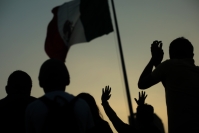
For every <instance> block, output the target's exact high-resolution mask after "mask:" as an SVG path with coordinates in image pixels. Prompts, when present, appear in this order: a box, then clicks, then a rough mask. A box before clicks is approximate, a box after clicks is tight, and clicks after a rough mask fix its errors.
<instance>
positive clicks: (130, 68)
mask: <svg viewBox="0 0 199 133" xmlns="http://www.w3.org/2000/svg"><path fill="white" fill-rule="evenodd" d="M64 2H67V0H42V1H41V0H32V1H30V0H29V1H28V0H1V1H0V37H1V39H0V62H1V64H0V99H2V98H4V97H5V96H6V95H7V94H6V92H5V86H6V84H7V79H8V76H9V75H10V74H11V73H12V72H13V71H15V70H23V71H25V72H27V73H28V74H29V75H30V76H31V78H32V81H33V87H32V93H31V95H32V96H35V97H40V96H42V95H43V94H44V92H43V90H42V88H40V87H39V84H38V72H39V69H40V66H41V64H42V63H43V62H44V61H45V60H47V59H48V56H47V55H46V53H45V51H44V41H45V37H46V28H47V25H48V23H49V22H50V20H51V19H52V16H53V15H52V13H51V9H52V8H53V7H55V6H57V5H61V4H63V3H64ZM109 7H110V11H111V10H112V8H111V3H110V1H109ZM115 7H116V13H117V18H118V24H119V30H120V35H121V41H122V47H123V52H124V58H125V63H126V70H127V75H128V81H129V87H130V92H131V99H132V104H133V111H134V112H136V107H137V105H136V103H135V101H134V98H137V97H138V92H139V91H140V90H139V89H138V87H137V82H138V79H139V76H140V74H141V72H142V70H143V69H144V67H145V66H146V64H147V63H148V61H149V60H150V58H151V53H150V45H151V43H152V42H153V41H154V40H161V41H162V42H163V50H164V59H163V60H166V59H169V55H168V48H169V44H170V42H171V41H172V40H174V39H175V38H177V37H182V36H183V37H185V38H187V39H189V40H190V41H191V42H192V44H193V46H194V53H195V56H194V59H195V64H196V65H198V64H199V45H198V43H199V25H198V24H199V15H198V14H199V1H198V0H175V1H174V0H167V1H165V0H150V1H149V0H115ZM111 13H112V11H111ZM112 22H113V24H114V21H113V19H112ZM66 65H67V67H68V70H69V72H70V77H71V84H70V85H69V86H67V87H66V91H67V92H69V93H71V94H73V95H77V94H79V93H81V92H88V93H90V94H91V95H93V96H94V98H95V99H96V102H97V104H98V106H99V108H100V111H101V112H102V114H103V117H104V119H105V120H107V121H108V122H109V124H110V125H111V127H112V129H113V131H114V132H116V131H115V129H114V128H113V126H112V124H111V122H110V121H109V120H108V118H107V116H106V115H105V113H104V110H103V108H102V106H101V92H102V88H103V87H105V86H106V85H110V86H111V88H112V92H111V94H112V95H111V98H110V100H109V103H110V105H111V107H112V108H113V109H114V110H115V112H116V113H117V115H118V116H119V117H120V118H121V119H122V120H123V121H124V122H126V123H127V122H128V117H127V116H128V115H129V110H128V106H127V98H126V92H125V85H124V82H123V74H122V67H121V64H120V56H119V50H118V44H117V37H116V34H115V32H112V33H110V34H108V35H104V36H102V37H99V38H96V39H94V40H92V41H91V42H89V43H82V44H76V45H73V46H72V47H71V49H70V51H69V53H68V56H67V59H66ZM146 93H147V94H148V97H147V99H146V103H148V104H151V105H153V107H154V109H155V113H156V114H157V115H158V116H159V117H160V118H161V119H162V121H163V123H164V127H165V130H166V131H167V128H168V124H167V111H166V103H165V92H164V88H163V86H162V85H161V84H158V85H155V86H152V87H151V88H149V89H148V90H146ZM185 107H186V105H185Z"/></svg>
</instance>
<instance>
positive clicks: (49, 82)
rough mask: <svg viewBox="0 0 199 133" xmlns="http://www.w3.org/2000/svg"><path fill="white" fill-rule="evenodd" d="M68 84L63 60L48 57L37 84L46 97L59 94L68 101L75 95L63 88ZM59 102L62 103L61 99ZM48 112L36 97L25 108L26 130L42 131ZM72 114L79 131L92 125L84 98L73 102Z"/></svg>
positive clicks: (67, 74)
mask: <svg viewBox="0 0 199 133" xmlns="http://www.w3.org/2000/svg"><path fill="white" fill-rule="evenodd" d="M69 84H70V76H69V72H68V70H67V68H66V66H65V64H64V63H63V62H61V61H59V60H56V59H49V60H47V61H45V62H44V63H43V64H42V66H41V68H40V72H39V85H40V87H42V88H43V90H44V92H45V95H44V96H45V97H46V98H48V99H49V100H53V99H55V98H56V97H57V96H60V97H62V98H64V99H65V100H66V101H68V102H70V101H72V100H73V99H74V98H75V97H74V96H73V95H71V94H69V93H67V92H65V88H66V86H67V85H69ZM60 102H61V103H60V104H62V102H63V101H60ZM48 112H49V109H48V108H47V106H46V105H45V104H44V103H43V102H42V101H41V100H39V99H38V100H36V101H35V102H33V103H31V104H30V105H29V106H28V107H27V110H26V132H27V133H41V132H43V131H44V125H45V119H46V117H47V114H48ZM74 114H75V119H76V120H77V124H78V128H79V132H81V133H85V132H87V131H88V132H89V131H90V130H92V128H93V127H94V122H93V118H92V114H91V111H90V108H89V106H88V104H87V103H86V102H85V101H84V100H82V99H77V101H76V102H75V103H74ZM56 122H57V121H55V123H56ZM63 122H64V121H63ZM49 128H50V127H49ZM46 130H47V129H46ZM66 130H67V125H66ZM44 132H45V131H44ZM71 132H73V131H71Z"/></svg>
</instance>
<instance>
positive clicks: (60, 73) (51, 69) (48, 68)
mask: <svg viewBox="0 0 199 133" xmlns="http://www.w3.org/2000/svg"><path fill="white" fill-rule="evenodd" d="M69 84H70V77H69V72H68V70H67V67H66V65H65V64H64V62H61V61H59V60H56V59H48V60H47V61H45V62H44V63H43V64H42V66H41V68H40V72H39V85H40V87H42V88H44V91H51V89H53V90H54V89H57V88H59V87H65V86H67V85H69Z"/></svg>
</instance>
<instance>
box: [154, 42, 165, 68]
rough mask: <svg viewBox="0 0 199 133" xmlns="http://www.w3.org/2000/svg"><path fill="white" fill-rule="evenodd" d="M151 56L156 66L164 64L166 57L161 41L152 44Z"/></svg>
mask: <svg viewBox="0 0 199 133" xmlns="http://www.w3.org/2000/svg"><path fill="white" fill-rule="evenodd" d="M151 54H152V61H153V64H154V66H158V65H159V64H160V63H161V62H162V59H163V56H164V52H163V50H162V42H161V41H157V40H156V41H154V42H153V43H152V44H151Z"/></svg>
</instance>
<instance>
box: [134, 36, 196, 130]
mask: <svg viewBox="0 0 199 133" xmlns="http://www.w3.org/2000/svg"><path fill="white" fill-rule="evenodd" d="M193 50H194V48H193V45H192V44H191V42H190V41H189V40H188V39H186V38H184V37H180V38H177V39H175V40H173V41H172V42H171V43H170V46H169V56H170V59H168V60H166V61H164V62H162V63H161V61H162V59H163V55H164V52H163V50H162V42H161V41H154V42H153V44H152V45H151V53H152V57H151V59H150V61H149V63H148V64H147V66H146V67H145V69H144V70H143V72H142V74H141V76H140V78H139V81H138V88H139V89H147V88H150V87H151V86H153V85H155V84H157V83H159V82H162V84H163V86H164V88H165V94H166V105H167V114H168V128H169V129H168V130H169V133H178V132H179V133H185V132H186V133H187V132H196V131H199V126H198V125H199V121H198V120H199V114H198V112H199V104H198V103H199V82H198V81H199V67H198V66H196V65H195V64H194V59H193V57H194V53H193ZM153 67H155V69H154V70H153Z"/></svg>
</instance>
